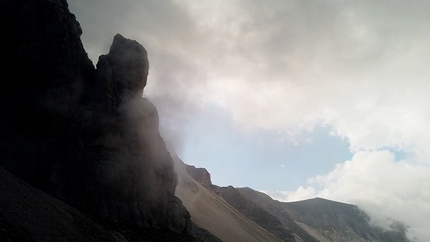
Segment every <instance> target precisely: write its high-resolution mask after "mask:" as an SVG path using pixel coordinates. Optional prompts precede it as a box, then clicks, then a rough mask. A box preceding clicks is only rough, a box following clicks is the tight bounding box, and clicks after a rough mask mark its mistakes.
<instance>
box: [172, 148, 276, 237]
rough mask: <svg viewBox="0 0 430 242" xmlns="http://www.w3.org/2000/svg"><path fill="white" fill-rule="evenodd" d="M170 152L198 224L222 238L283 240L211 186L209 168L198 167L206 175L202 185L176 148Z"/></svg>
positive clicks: (180, 190) (180, 187) (179, 190)
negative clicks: (218, 193) (226, 199)
mask: <svg viewBox="0 0 430 242" xmlns="http://www.w3.org/2000/svg"><path fill="white" fill-rule="evenodd" d="M171 154H172V155H173V157H174V161H175V170H176V172H177V173H178V176H179V182H178V186H177V188H176V195H177V196H178V197H179V198H180V199H181V200H182V202H183V204H184V206H185V207H186V208H187V209H188V211H190V213H191V220H192V221H193V222H194V223H196V224H197V225H198V226H199V227H202V228H204V229H206V230H208V231H209V232H211V233H212V234H213V235H215V236H216V237H218V238H219V239H221V240H222V241H283V240H281V239H280V238H278V237H276V236H275V235H274V234H272V233H270V232H269V231H267V230H265V229H264V228H262V227H261V226H259V225H258V224H257V223H256V222H254V221H253V220H251V219H250V218H248V217H247V216H245V215H244V214H242V213H241V212H239V211H238V210H237V209H235V208H234V207H233V206H232V205H230V204H229V203H228V202H227V201H225V200H224V199H223V197H221V196H220V195H217V194H216V193H214V192H213V191H212V190H210V189H208V188H207V187H210V186H211V185H212V182H211V181H210V174H209V173H207V171H206V169H204V170H203V169H202V170H199V171H198V173H200V175H202V176H201V177H204V180H205V183H204V185H205V186H203V185H202V184H200V183H199V182H198V181H196V180H195V179H193V178H192V177H191V176H190V175H189V174H188V172H187V165H185V164H184V163H183V162H182V161H181V160H180V159H179V158H178V157H177V156H176V155H175V153H174V151H173V150H172V151H171ZM188 169H189V168H188ZM203 173H204V174H203ZM206 186H207V187H206Z"/></svg>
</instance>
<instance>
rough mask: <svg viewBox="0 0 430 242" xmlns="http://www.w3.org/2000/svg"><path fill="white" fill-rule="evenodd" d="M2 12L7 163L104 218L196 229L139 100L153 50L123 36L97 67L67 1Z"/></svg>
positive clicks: (1, 116) (0, 116) (0, 134)
mask: <svg viewBox="0 0 430 242" xmlns="http://www.w3.org/2000/svg"><path fill="white" fill-rule="evenodd" d="M0 9H1V10H0V11H1V12H0V14H1V15H0V16H1V17H0V18H1V21H0V22H1V26H2V29H3V30H5V31H6V33H7V35H8V37H7V38H2V42H3V43H2V44H3V47H4V48H6V49H7V50H6V53H5V55H4V57H5V58H4V59H5V60H6V64H5V65H3V66H2V73H3V74H4V76H5V77H7V78H5V79H3V88H1V89H0V90H1V94H0V157H2V159H1V160H0V165H1V166H3V167H4V168H6V169H7V170H9V171H10V172H11V173H13V174H14V175H16V176H18V177H20V178H22V179H23V180H25V181H27V182H29V183H30V184H31V185H33V186H36V187H38V188H40V189H42V190H44V191H47V192H48V193H50V194H51V195H53V196H55V197H57V198H60V199H61V200H63V201H65V202H67V203H68V204H70V205H72V206H74V207H76V208H78V209H80V210H81V211H84V212H86V213H89V214H91V215H93V216H96V217H98V218H101V219H103V220H105V221H110V222H115V223H132V224H137V225H141V226H145V227H156V228H163V229H169V230H171V231H175V232H179V233H188V232H190V228H191V225H190V215H189V213H188V212H187V211H186V209H185V208H184V207H183V206H182V203H181V201H180V200H179V199H178V198H176V197H175V196H174V192H175V187H176V184H177V176H176V174H175V172H174V170H173V163H172V159H171V157H170V154H169V153H168V152H167V150H166V146H165V144H164V141H163V139H162V138H161V136H160V134H159V132H158V114H157V110H156V108H155V107H154V106H153V105H152V104H151V103H150V102H149V101H148V100H147V99H144V98H142V97H141V96H142V91H143V88H144V87H145V85H146V77H147V74H148V68H149V64H148V59H147V53H146V50H145V49H144V48H143V47H142V46H141V45H140V44H139V43H137V42H136V41H133V40H128V39H126V38H124V37H122V36H121V35H117V36H115V38H114V41H113V44H112V46H111V49H110V51H109V53H108V54H107V55H103V56H101V57H100V59H99V62H98V64H97V69H95V68H94V66H93V65H92V63H91V61H90V60H89V59H88V57H87V54H86V53H85V50H84V48H83V46H82V44H81V41H80V35H81V34H82V31H81V28H80V26H79V24H78V22H77V21H76V20H75V17H74V15H73V14H71V13H70V12H69V10H68V8H67V3H66V1H64V0H58V1H50V0H19V1H16V0H10V1H2V2H1V3H0Z"/></svg>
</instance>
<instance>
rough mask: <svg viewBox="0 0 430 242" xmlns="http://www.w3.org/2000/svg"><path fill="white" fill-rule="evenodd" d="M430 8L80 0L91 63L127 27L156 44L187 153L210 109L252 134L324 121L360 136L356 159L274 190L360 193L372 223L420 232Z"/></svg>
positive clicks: (155, 61) (167, 127)
mask: <svg viewBox="0 0 430 242" xmlns="http://www.w3.org/2000/svg"><path fill="white" fill-rule="evenodd" d="M429 5H430V3H429V2H428V1H419V0H413V1H396V2H393V1H378V2H374V1H373V2H372V1H355V2H351V1H329V0H324V1H299V0H293V1H287V2H285V1H275V0H272V1H265V2H264V4H263V3H261V2H258V1H241V0H237V1H230V2H228V3H224V2H223V3H220V2H217V1H212V0H206V1H199V2H194V1H183V2H180V3H179V2H177V1H163V2H159V1H144V2H142V1H137V0H127V1H122V2H121V3H119V2H116V1H100V0H90V1H83V0H75V1H72V2H70V8H71V11H72V12H73V13H75V14H76V16H77V19H78V20H79V21H80V23H81V25H82V29H83V35H82V41H83V43H84V46H85V49H86V50H87V51H88V54H89V57H90V58H91V59H92V60H93V62H96V60H97V58H98V56H99V55H100V54H101V53H104V52H105V51H104V50H106V49H107V48H108V47H107V46H108V45H109V44H110V43H109V41H110V40H111V38H112V36H114V35H115V34H116V33H121V34H123V35H124V36H126V37H127V38H131V39H135V40H137V41H138V42H139V43H141V44H142V45H143V46H145V48H146V49H147V50H148V53H149V54H148V55H149V56H148V58H149V61H150V71H149V76H148V85H147V87H146V88H145V91H144V96H145V97H147V98H149V99H150V100H151V101H152V102H153V103H154V104H155V106H156V107H157V109H158V110H159V115H160V125H161V127H160V129H161V130H162V133H163V136H164V137H165V138H167V139H168V140H171V142H172V143H173V146H174V147H175V149H176V150H177V152H178V156H179V157H181V154H182V153H183V150H185V149H192V147H184V139H186V136H187V125H190V121H191V120H194V119H195V118H196V117H199V115H205V112H204V111H207V110H208V109H209V107H216V108H218V109H220V110H225V115H226V116H227V117H228V118H229V119H230V120H232V122H234V123H235V124H236V125H235V127H237V129H238V130H240V132H242V133H244V134H246V133H247V132H251V131H252V130H268V131H271V132H273V131H274V132H278V131H279V133H280V134H285V137H282V138H285V139H294V137H295V136H298V135H300V134H302V133H303V132H312V130H314V129H315V127H319V126H324V127H327V129H328V130H329V132H330V134H331V135H334V136H336V137H340V138H342V139H344V140H346V141H347V142H348V143H349V150H350V151H351V153H352V156H353V158H352V159H351V160H345V161H339V162H338V164H337V165H336V166H334V167H333V170H332V171H331V172H328V173H325V174H324V173H321V174H319V175H318V176H314V177H309V178H308V182H304V184H303V185H302V186H301V187H298V188H297V189H296V190H294V191H290V190H285V191H278V192H276V191H270V188H267V189H265V190H268V193H269V194H271V195H274V198H277V199H280V200H284V201H291V200H297V199H305V198H310V197H314V196H322V197H325V198H328V199H334V200H340V201H344V202H351V203H355V204H357V205H359V206H360V207H361V208H362V209H363V210H365V211H366V212H368V213H369V215H370V216H371V217H372V219H373V220H374V221H378V220H381V218H383V217H386V216H391V217H392V218H393V219H395V220H399V221H402V222H405V223H406V224H407V225H408V226H409V227H410V228H409V230H408V231H409V233H410V237H416V238H418V239H420V240H421V241H427V240H430V235H429V234H428V233H427V234H426V232H425V228H428V227H430V224H428V222H427V218H428V216H429V215H430V208H429V207H428V205H427V203H428V201H429V200H430V197H429V194H428V193H427V192H426V191H428V190H429V187H428V185H426V184H430V168H429V166H430V164H429V158H430V153H429V150H430V131H428V129H427V127H426V126H427V124H428V123H429V122H430V111H429V110H428V108H427V103H429V101H430V100H429V99H430V97H429V96H428V93H429V91H430V83H429V82H428V76H429V71H428V67H427V63H430V47H429V45H428V43H429V41H430V32H429V31H428V29H429V28H430V26H429V25H430V19H429V18H430V16H429V15H428V11H429V10H430V6H429ZM214 122H216V120H215V121H214ZM210 127H211V125H210V124H208V125H207V128H208V129H210ZM286 134H288V135H286ZM204 135H205V132H202V133H201V136H202V137H203V136H204ZM399 154H404V155H402V157H400V156H399ZM185 162H186V163H187V161H185ZM316 165H317V164H316ZM290 169H294V167H291V168H290ZM215 175H216V174H215ZM276 194H277V195H276ZM275 195H276V196H275ZM388 201H389V205H388V206H387V202H388Z"/></svg>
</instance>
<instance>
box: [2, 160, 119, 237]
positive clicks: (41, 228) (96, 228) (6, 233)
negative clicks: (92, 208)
mask: <svg viewBox="0 0 430 242" xmlns="http://www.w3.org/2000/svg"><path fill="white" fill-rule="evenodd" d="M0 191H1V193H0V207H1V208H2V209H1V210H0V241H5V242H9V241H40V242H44V241H65V242H66V241H70V242H71V241H94V242H96V241H106V242H114V241H117V240H116V239H115V236H114V234H113V233H111V232H108V231H106V230H105V229H104V228H102V227H101V226H100V225H98V224H97V223H95V222H94V221H92V220H91V219H89V218H88V217H87V216H85V215H84V214H83V213H82V212H79V211H78V210H76V209H74V208H72V207H70V206H69V205H67V204H65V203H63V202H61V201H59V200H57V199H54V198H52V197H51V196H49V195H47V194H45V193H44V192H41V191H39V190H37V189H35V188H33V187H31V186H30V185H28V184H26V183H25V182H23V181H22V180H20V179H18V178H16V177H14V176H13V175H12V174H10V173H9V172H7V171H5V170H4V169H3V168H1V167H0Z"/></svg>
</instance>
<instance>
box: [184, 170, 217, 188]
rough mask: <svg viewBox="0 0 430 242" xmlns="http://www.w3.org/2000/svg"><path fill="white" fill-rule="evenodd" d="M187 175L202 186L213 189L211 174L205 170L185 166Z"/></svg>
mask: <svg viewBox="0 0 430 242" xmlns="http://www.w3.org/2000/svg"><path fill="white" fill-rule="evenodd" d="M186 169H187V173H188V174H189V175H190V176H191V177H192V178H193V179H194V180H196V181H197V182H199V183H200V184H202V186H204V187H206V188H209V189H211V188H212V187H213V185H212V181H211V174H210V173H209V172H208V171H207V170H206V169H205V168H196V167H195V166H190V165H186Z"/></svg>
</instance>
